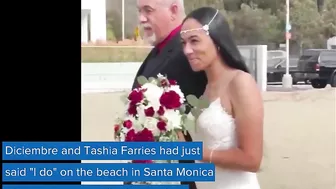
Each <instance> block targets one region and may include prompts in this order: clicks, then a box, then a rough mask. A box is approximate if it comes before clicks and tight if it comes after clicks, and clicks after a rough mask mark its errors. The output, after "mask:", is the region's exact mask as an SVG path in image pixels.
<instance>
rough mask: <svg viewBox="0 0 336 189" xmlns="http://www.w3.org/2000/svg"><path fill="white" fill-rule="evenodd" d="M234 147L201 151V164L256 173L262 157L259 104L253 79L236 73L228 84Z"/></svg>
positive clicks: (257, 90) (261, 109)
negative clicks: (235, 140)
mask: <svg viewBox="0 0 336 189" xmlns="http://www.w3.org/2000/svg"><path fill="white" fill-rule="evenodd" d="M229 90H230V100H231V104H232V112H234V117H235V124H236V132H237V139H238V141H237V142H238V146H237V148H234V149H229V150H224V151H221V150H218V151H217V150H214V151H212V152H211V151H210V150H207V149H205V150H204V152H203V154H204V157H203V158H204V161H207V162H212V163H214V164H216V166H219V167H223V168H230V169H238V170H244V171H250V172H257V171H258V170H259V168H260V164H261V160H262V156H263V155H262V154H263V119H264V110H263V100H262V96H261V93H260V91H259V89H258V87H257V85H256V83H255V80H254V79H253V77H252V76H251V75H249V74H246V73H239V74H238V75H237V76H236V77H235V78H234V80H233V81H232V83H230V89H229Z"/></svg>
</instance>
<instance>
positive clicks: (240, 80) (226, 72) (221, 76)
mask: <svg viewBox="0 0 336 189" xmlns="http://www.w3.org/2000/svg"><path fill="white" fill-rule="evenodd" d="M181 41H182V44H183V51H184V53H185V55H186V57H187V58H188V60H189V63H190V65H191V68H192V69H193V70H194V71H195V72H196V73H202V72H205V73H206V76H207V86H206V90H205V91H204V96H205V97H206V98H207V99H208V100H209V101H210V102H211V103H210V106H209V107H208V108H206V109H204V110H203V112H202V113H201V114H200V116H199V117H198V120H197V121H196V123H197V124H196V127H197V129H196V131H195V132H193V133H191V136H192V138H193V139H194V141H201V142H203V160H202V161H196V162H197V163H203V162H208V163H209V162H210V163H214V164H215V167H216V172H215V175H216V179H215V182H196V186H197V189H260V186H259V182H258V179H257V175H256V172H257V171H258V170H259V167H260V164H261V160H262V154H263V119H264V113H263V101H262V96H261V93H260V91H259V88H258V86H257V84H256V82H255V79H254V78H253V76H252V75H251V74H249V71H248V68H247V66H246V65H245V62H244V59H243V57H242V56H241V54H240V52H239V50H238V47H237V45H236V44H235V43H234V40H233V37H232V34H231V31H230V28H229V24H228V23H227V21H226V19H225V18H224V16H223V15H222V14H221V13H219V11H218V10H216V9H213V8H210V7H205V8H200V9H197V10H194V11H193V12H191V13H190V14H189V15H188V16H187V17H186V19H185V20H184V21H183V25H182V29H181ZM192 85H194V84H192Z"/></svg>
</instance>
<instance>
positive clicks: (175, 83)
mask: <svg viewBox="0 0 336 189" xmlns="http://www.w3.org/2000/svg"><path fill="white" fill-rule="evenodd" d="M169 84H170V85H177V82H176V80H172V79H169Z"/></svg>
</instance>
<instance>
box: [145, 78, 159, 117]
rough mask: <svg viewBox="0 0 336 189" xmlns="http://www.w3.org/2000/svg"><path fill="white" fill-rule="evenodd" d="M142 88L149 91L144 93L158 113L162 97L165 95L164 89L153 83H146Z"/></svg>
mask: <svg viewBox="0 0 336 189" xmlns="http://www.w3.org/2000/svg"><path fill="white" fill-rule="evenodd" d="M142 88H143V89H147V90H146V91H145V92H144V95H145V98H146V99H147V100H148V101H149V103H150V104H151V105H152V106H153V108H154V111H157V110H158V109H159V108H160V97H161V95H162V93H163V89H162V88H160V87H158V86H157V85H155V84H153V83H146V84H144V85H143V86H142Z"/></svg>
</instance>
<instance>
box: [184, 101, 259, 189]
mask: <svg viewBox="0 0 336 189" xmlns="http://www.w3.org/2000/svg"><path fill="white" fill-rule="evenodd" d="M196 127H197V128H196V130H195V131H191V132H190V135H191V137H192V138H193V141H201V142H203V145H204V146H205V147H208V148H209V149H216V150H226V149H229V148H231V147H234V146H236V145H237V138H236V132H235V123H234V119H233V118H232V116H231V115H229V114H228V113H227V112H226V111H225V110H224V108H223V107H222V105H221V102H220V98H217V99H216V100H215V101H213V102H211V104H210V106H209V107H208V108H207V109H205V110H204V111H203V112H202V113H201V115H200V116H199V117H198V119H197V126H196ZM196 163H202V162H200V161H196ZM215 174H216V175H215V176H216V180H215V181H214V182H196V185H197V189H260V186H259V183H258V179H257V175H256V173H252V172H246V171H237V170H230V169H223V168H219V167H216V172H215Z"/></svg>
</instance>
